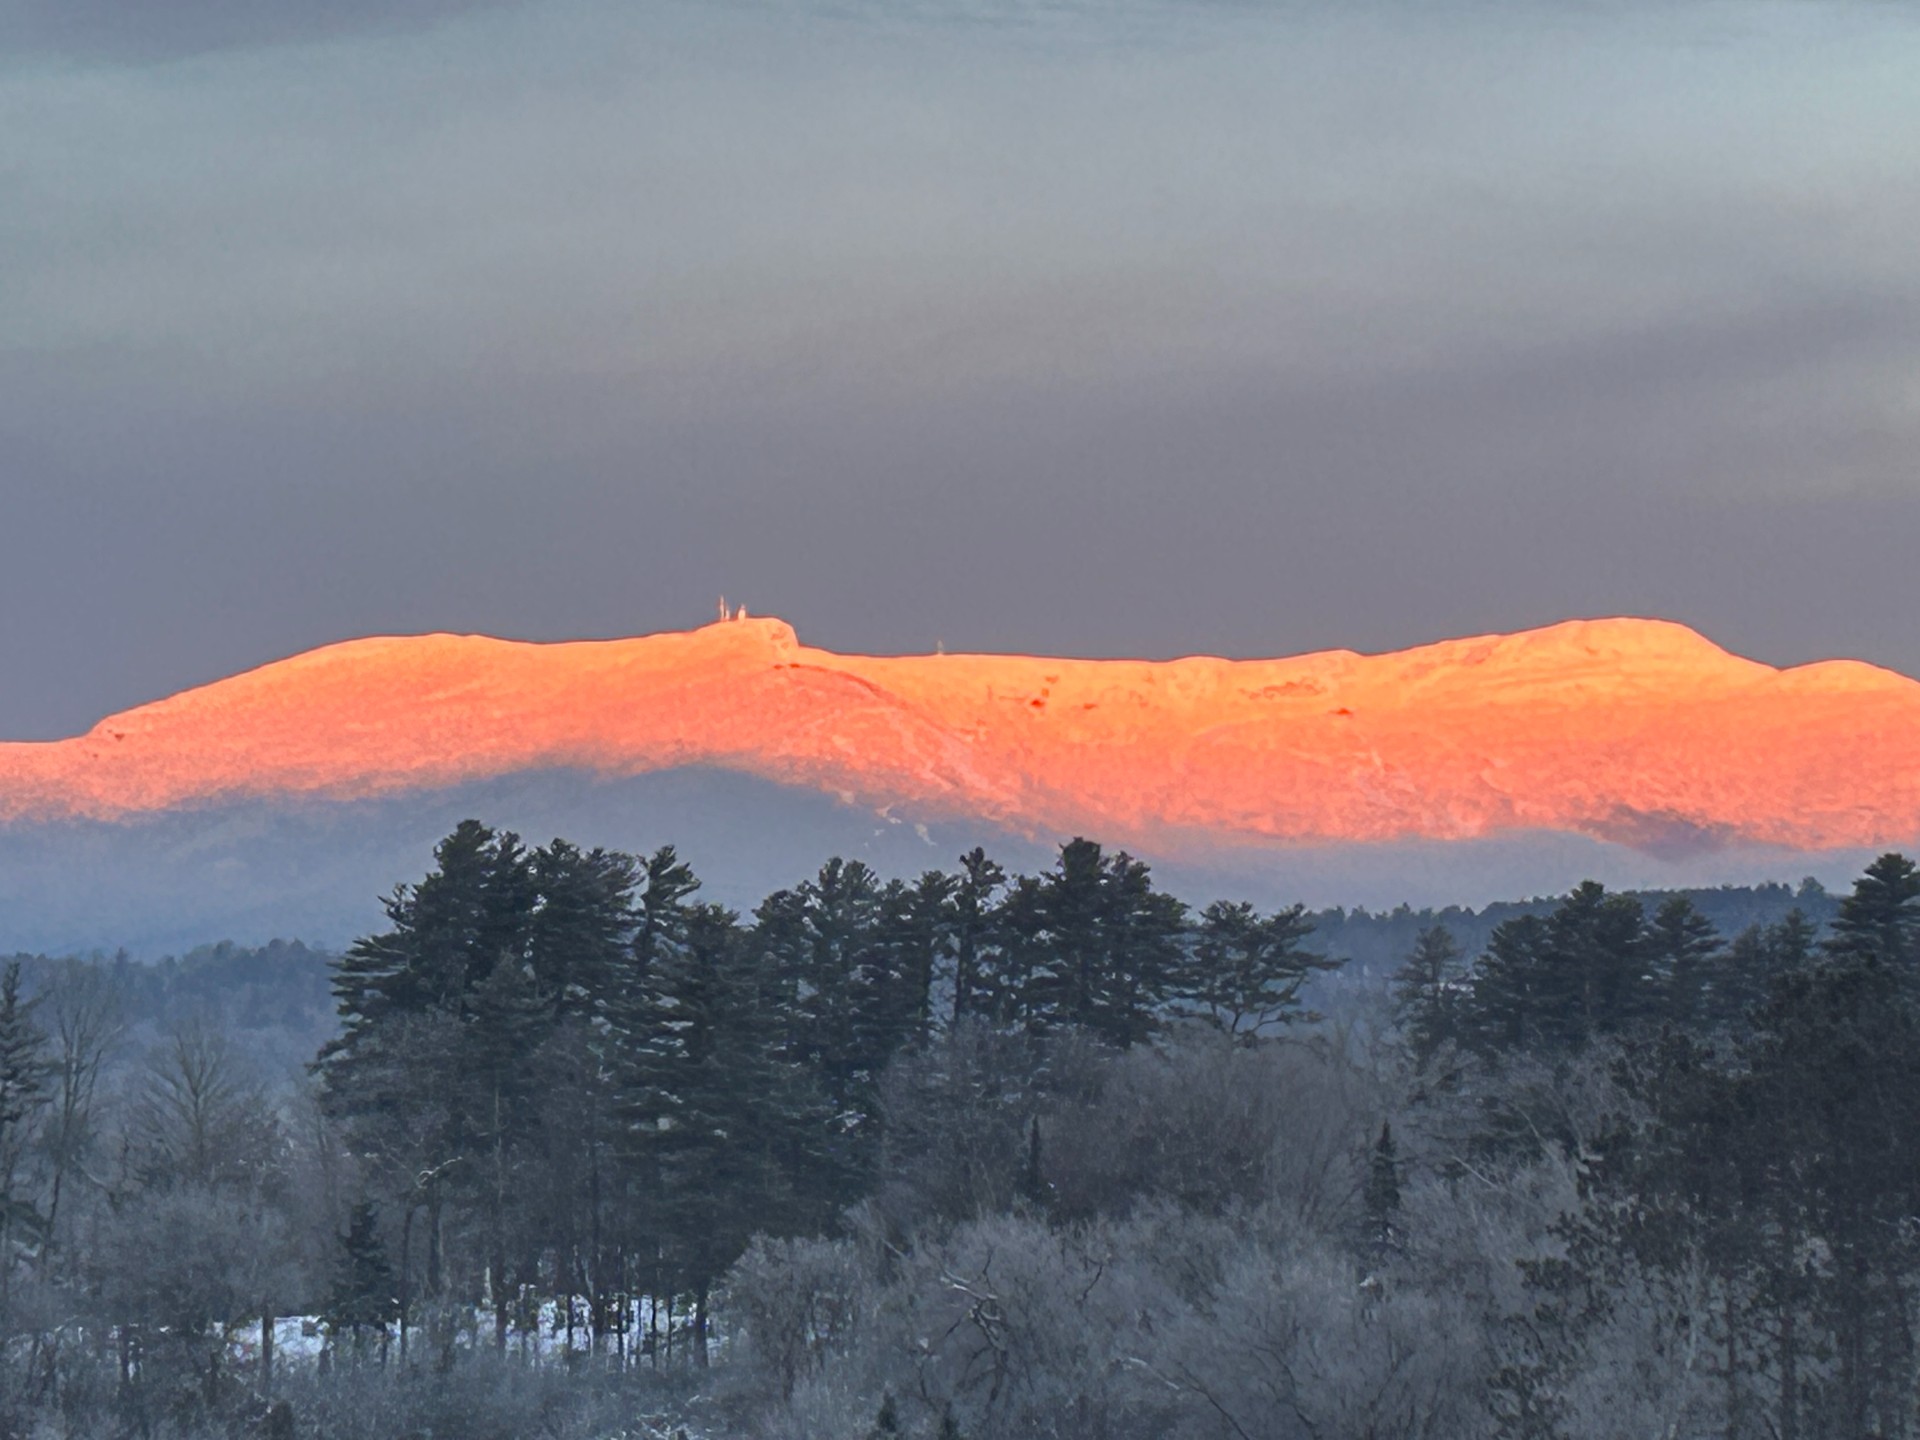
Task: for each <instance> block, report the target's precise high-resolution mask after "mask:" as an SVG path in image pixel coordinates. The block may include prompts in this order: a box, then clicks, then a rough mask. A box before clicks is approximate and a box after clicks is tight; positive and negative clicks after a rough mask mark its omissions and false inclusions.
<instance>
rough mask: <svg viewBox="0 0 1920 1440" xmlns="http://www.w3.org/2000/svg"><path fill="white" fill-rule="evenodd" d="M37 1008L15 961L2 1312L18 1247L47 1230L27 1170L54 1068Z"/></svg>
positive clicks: (1, 1111)
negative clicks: (36, 1019) (26, 996)
mask: <svg viewBox="0 0 1920 1440" xmlns="http://www.w3.org/2000/svg"><path fill="white" fill-rule="evenodd" d="M33 1008H34V1007H33V1004H32V1003H31V1002H29V1001H27V1000H25V999H23V998H22V996H21V993H20V962H19V961H18V960H14V961H11V962H9V963H8V965H7V968H6V970H5V972H4V973H3V974H0V1312H4V1308H5V1306H6V1304H7V1303H8V1301H9V1300H10V1298H11V1292H12V1275H13V1269H14V1264H15V1253H16V1250H18V1249H19V1248H21V1247H22V1245H23V1244H32V1243H35V1242H37V1241H38V1240H40V1239H41V1237H42V1233H43V1231H44V1229H45V1217H44V1216H43V1215H42V1213H41V1210H40V1207H39V1205H38V1204H37V1203H36V1200H35V1198H34V1196H33V1194H32V1192H31V1189H30V1188H29V1186H28V1185H27V1184H26V1178H27V1177H26V1175H25V1173H24V1171H25V1162H26V1159H27V1155H28V1152H29V1150H30V1148H31V1147H32V1145H33V1144H34V1142H35V1140H36V1138H37V1136H38V1133H39V1120H40V1116H41V1114H42V1112H43V1111H44V1110H45V1109H46V1106H47V1102H48V1098H49V1097H48V1094H47V1080H48V1077H49V1073H50V1068H51V1065H50V1056H49V1053H48V1049H47V1040H46V1037H45V1036H44V1035H43V1034H42V1033H41V1032H40V1028H39V1027H38V1026H37V1025H36V1024H35V1023H34V1021H33ZM0 1318H4V1315H3V1313H0Z"/></svg>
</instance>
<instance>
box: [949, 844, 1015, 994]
mask: <svg viewBox="0 0 1920 1440" xmlns="http://www.w3.org/2000/svg"><path fill="white" fill-rule="evenodd" d="M1006 882H1007V872H1006V871H1005V870H1003V869H1001V867H1000V866H999V865H998V864H997V863H995V862H994V861H992V860H989V859H988V858H987V852H986V851H985V850H982V849H980V848H979V847H978V846H976V847H974V848H973V849H972V850H969V851H968V852H967V853H966V854H964V855H962V856H961V857H960V877H959V881H958V883H957V884H956V885H955V887H954V892H953V1012H952V1018H953V1023H954V1024H956V1025H957V1024H959V1023H960V1021H961V1020H962V1019H963V1018H964V1017H966V1016H968V1015H973V1014H977V1013H980V1012H983V1011H991V1010H992V1008H993V966H992V964H991V956H990V953H989V952H990V951H991V950H992V947H993V937H994V911H995V908H996V906H997V905H998V902H999V896H1000V889H1001V887H1002V886H1003V885H1005V884H1006Z"/></svg>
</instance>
